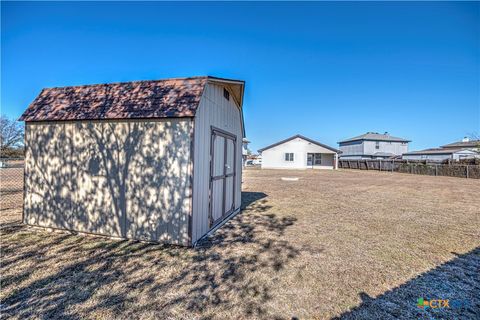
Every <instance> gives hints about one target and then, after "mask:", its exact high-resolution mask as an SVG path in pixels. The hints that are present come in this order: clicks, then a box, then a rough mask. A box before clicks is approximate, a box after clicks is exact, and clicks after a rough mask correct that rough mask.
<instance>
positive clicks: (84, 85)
mask: <svg viewBox="0 0 480 320" xmlns="http://www.w3.org/2000/svg"><path fill="white" fill-rule="evenodd" d="M208 78H212V77H211V76H193V77H175V78H165V79H152V80H132V81H118V82H104V83H92V84H80V85H73V86H61V87H45V88H43V89H42V91H43V90H50V89H65V88H85V87H95V86H107V85H115V84H127V83H142V82H163V81H175V80H194V79H208Z"/></svg>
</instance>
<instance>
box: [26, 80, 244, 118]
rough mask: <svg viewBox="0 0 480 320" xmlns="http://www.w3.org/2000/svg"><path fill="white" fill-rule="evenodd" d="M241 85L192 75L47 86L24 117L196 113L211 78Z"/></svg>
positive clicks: (92, 116)
mask: <svg viewBox="0 0 480 320" xmlns="http://www.w3.org/2000/svg"><path fill="white" fill-rule="evenodd" d="M209 81H211V82H220V83H224V84H225V85H227V86H229V87H231V86H236V87H237V86H240V87H241V88H237V90H236V92H235V93H238V94H237V95H238V97H236V99H237V101H238V103H239V104H240V106H241V101H242V98H243V86H244V82H243V81H237V80H228V79H221V78H215V77H208V76H204V77H192V78H178V79H165V80H151V81H134V82H121V83H108V84H96V85H85V86H73V87H61V88H48V89H43V90H42V92H41V93H40V94H39V95H38V96H37V98H36V99H35V100H34V101H33V102H32V103H31V104H30V106H29V107H28V108H27V110H25V112H24V113H23V115H22V116H21V117H20V120H23V121H61V120H98V119H142V118H182V117H194V116H195V113H196V110H197V108H198V106H199V103H200V99H201V97H202V94H203V91H204V88H205V85H206V84H207V83H208V82H209Z"/></svg>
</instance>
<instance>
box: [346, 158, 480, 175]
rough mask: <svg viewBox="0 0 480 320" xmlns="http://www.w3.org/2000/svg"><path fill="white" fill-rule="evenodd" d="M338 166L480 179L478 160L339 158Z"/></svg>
mask: <svg viewBox="0 0 480 320" xmlns="http://www.w3.org/2000/svg"><path fill="white" fill-rule="evenodd" d="M469 163H472V164H469ZM338 167H339V168H343V169H357V170H377V171H389V172H401V173H410V174H421V175H429V176H449V177H458V178H471V179H480V165H479V164H478V160H472V161H462V162H447V163H440V162H426V161H412V160H409V161H407V160H368V159H362V160H339V161H338Z"/></svg>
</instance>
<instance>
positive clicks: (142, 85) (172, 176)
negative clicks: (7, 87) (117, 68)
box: [20, 76, 245, 246]
mask: <svg viewBox="0 0 480 320" xmlns="http://www.w3.org/2000/svg"><path fill="white" fill-rule="evenodd" d="M244 85H245V84H244V82H243V81H239V80H229V79H221V78H215V77H208V76H205V77H192V78H179V79H165V80H152V81H135V82H124V83H110V84H98V85H86V86H75V87H62V88H48V89H43V90H42V91H41V93H40V94H39V95H38V97H37V98H36V99H35V100H34V101H33V102H32V103H31V104H30V106H29V107H28V108H27V110H26V111H25V112H24V113H23V115H22V117H21V119H20V120H23V121H25V177H24V181H25V184H24V191H25V192H24V210H23V222H24V223H25V224H27V225H34V226H41V227H48V228H52V229H67V230H73V231H79V232H83V233H93V234H100V235H106V236H112V237H120V238H130V239H139V240H146V241H155V242H164V243H171V244H178V245H185V246H190V245H193V244H195V242H196V241H197V240H198V239H200V238H201V237H202V236H204V235H205V234H207V233H208V232H209V231H211V230H213V229H214V228H216V227H218V226H219V225H221V224H222V223H223V222H224V221H226V220H227V219H229V218H230V217H231V216H233V215H234V214H235V213H237V212H238V211H239V210H240V204H241V181H242V177H241V175H242V140H243V138H244V137H245V132H244V125H243V116H242V101H243V91H244Z"/></svg>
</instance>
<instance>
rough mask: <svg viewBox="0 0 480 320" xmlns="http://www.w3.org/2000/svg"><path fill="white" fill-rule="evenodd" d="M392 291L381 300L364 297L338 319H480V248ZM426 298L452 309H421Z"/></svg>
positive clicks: (458, 255) (364, 294)
mask: <svg viewBox="0 0 480 320" xmlns="http://www.w3.org/2000/svg"><path fill="white" fill-rule="evenodd" d="M456 255H457V257H456V258H454V259H453V260H451V261H448V262H446V263H444V264H442V265H440V266H438V267H436V268H435V269H432V270H430V271H428V272H425V273H423V274H421V275H419V276H418V277H416V278H414V279H412V280H410V281H408V282H406V283H405V284H402V285H401V286H399V287H397V288H395V289H393V290H390V291H388V292H386V293H384V294H382V295H380V296H378V297H377V298H371V297H370V296H368V295H367V294H366V293H361V294H360V297H361V299H362V303H361V304H360V305H359V306H358V307H356V308H354V309H353V310H351V311H349V312H346V313H344V314H342V315H341V316H340V318H338V319H373V318H375V319H397V318H403V319H418V318H420V319H423V318H425V319H437V318H441V319H478V318H479V317H480V247H477V248H476V249H474V250H472V251H470V252H468V253H465V254H456ZM419 298H423V299H425V300H430V299H449V305H450V307H449V308H442V309H438V308H419V307H418V306H417V300H418V299H419Z"/></svg>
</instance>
